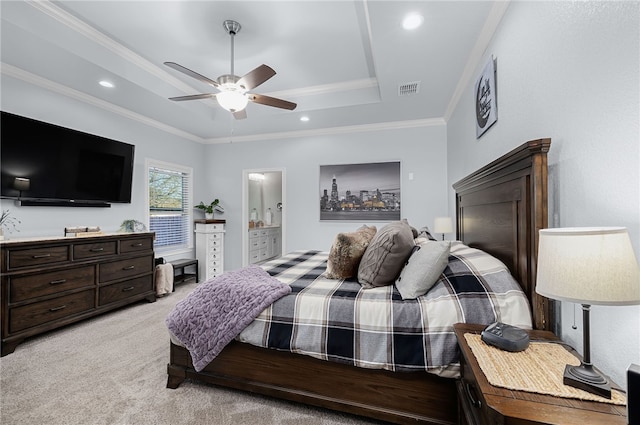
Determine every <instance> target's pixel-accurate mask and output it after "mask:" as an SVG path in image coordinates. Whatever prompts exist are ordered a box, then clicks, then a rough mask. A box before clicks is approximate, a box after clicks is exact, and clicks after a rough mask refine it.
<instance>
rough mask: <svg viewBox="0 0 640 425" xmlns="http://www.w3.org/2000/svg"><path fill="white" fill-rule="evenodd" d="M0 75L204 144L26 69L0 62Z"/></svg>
mask: <svg viewBox="0 0 640 425" xmlns="http://www.w3.org/2000/svg"><path fill="white" fill-rule="evenodd" d="M0 73H2V74H3V75H6V76H8V77H13V78H16V79H19V80H22V81H24V82H26V83H29V84H32V85H34V86H38V87H41V88H43V89H45V90H48V91H52V92H55V93H58V94H61V95H63V96H66V97H69V98H71V99H75V100H78V101H80V102H84V103H86V104H89V105H92V106H95V107H98V108H100V109H103V110H105V111H108V112H112V113H114V114H118V115H120V116H123V117H125V118H128V119H131V120H133V121H138V122H140V123H142V124H145V125H148V126H150V127H155V128H157V129H159V130H162V131H165V132H167V133H170V134H173V135H175V136H178V137H182V138H184V139H188V140H191V141H194V142H198V143H204V139H203V138H201V137H198V136H196V135H194V134H191V133H187V132H186V131H182V130H179V129H177V128H175V127H172V126H170V125H167V124H164V123H162V122H160V121H157V120H154V119H152V118H149V117H147V116H144V115H142V114H138V113H136V112H133V111H131V110H129V109H126V108H123V107H121V106H118V105H114V104H113V103H110V102H107V101H104V100H102V99H98V98H97V97H94V96H91V95H88V94H86V93H83V92H81V91H78V90H75V89H72V88H70V87H68V86H65V85H62V84H59V83H56V82H53V81H51V80H47V79H46V78H43V77H40V76H39V75H35V74H32V73H30V72H28V71H25V70H24V69H21V68H17V67H15V66H13V65H9V64H6V63H4V62H0Z"/></svg>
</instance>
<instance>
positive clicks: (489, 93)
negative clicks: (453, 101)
mask: <svg viewBox="0 0 640 425" xmlns="http://www.w3.org/2000/svg"><path fill="white" fill-rule="evenodd" d="M474 93H475V103H476V139H479V138H480V136H482V135H483V134H484V133H485V131H487V130H488V129H489V127H491V126H492V125H493V124H495V122H496V121H498V102H497V96H496V94H497V92H496V58H495V57H493V56H491V58H490V59H489V61H488V62H487V64H486V65H485V67H484V69H483V70H482V74H481V75H480V77H479V78H478V80H477V81H476V85H475V90H474Z"/></svg>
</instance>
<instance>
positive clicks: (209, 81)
mask: <svg viewBox="0 0 640 425" xmlns="http://www.w3.org/2000/svg"><path fill="white" fill-rule="evenodd" d="M164 64H165V65H167V66H168V67H169V68H173V69H175V70H176V71H180V72H182V73H183V74H186V75H188V76H189V77H191V78H195V79H196V80H199V81H202V82H203V83H205V84H209V85H210V86H213V87H218V86H219V84H218V83H217V82H216V81H213V80H212V79H210V78H207V77H205V76H204V75H201V74H198V73H197V72H195V71H192V70H190V69H189V68H185V67H184V66H182V65H178V64H177V63H175V62H165V63H164Z"/></svg>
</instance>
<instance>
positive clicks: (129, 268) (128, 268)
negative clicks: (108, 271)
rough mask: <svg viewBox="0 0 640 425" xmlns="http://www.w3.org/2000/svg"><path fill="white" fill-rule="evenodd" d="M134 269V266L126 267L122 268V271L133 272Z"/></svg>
mask: <svg viewBox="0 0 640 425" xmlns="http://www.w3.org/2000/svg"><path fill="white" fill-rule="evenodd" d="M135 268H136V266H128V267H123V268H122V270H133V269H135Z"/></svg>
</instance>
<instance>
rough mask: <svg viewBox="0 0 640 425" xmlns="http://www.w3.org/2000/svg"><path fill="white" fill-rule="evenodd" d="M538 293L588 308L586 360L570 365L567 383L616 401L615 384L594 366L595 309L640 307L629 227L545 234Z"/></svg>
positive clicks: (541, 241)
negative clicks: (592, 326)
mask: <svg viewBox="0 0 640 425" xmlns="http://www.w3.org/2000/svg"><path fill="white" fill-rule="evenodd" d="M536 292H537V293H538V294H540V295H543V296H545V297H548V298H553V299H555V300H562V301H569V302H574V303H580V304H582V320H583V326H584V332H583V335H582V337H583V351H584V353H583V357H584V358H583V360H582V362H581V364H580V365H579V366H572V365H567V366H566V367H565V370H564V377H563V382H564V384H565V385H569V386H572V387H575V388H580V389H582V390H585V391H588V392H590V393H593V394H598V395H600V396H603V397H606V398H611V382H610V381H609V379H608V378H607V377H606V376H603V375H602V373H600V371H598V370H597V369H596V368H595V367H594V366H593V364H591V353H590V351H591V350H590V337H589V332H590V328H589V312H590V308H591V305H633V304H640V272H639V271H638V262H637V260H636V257H635V254H634V252H633V247H632V246H631V240H630V239H629V235H628V233H627V229H626V228H624V227H598V228H591V227H585V228H559V229H542V230H540V239H539V246H538V272H537V282H536Z"/></svg>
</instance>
